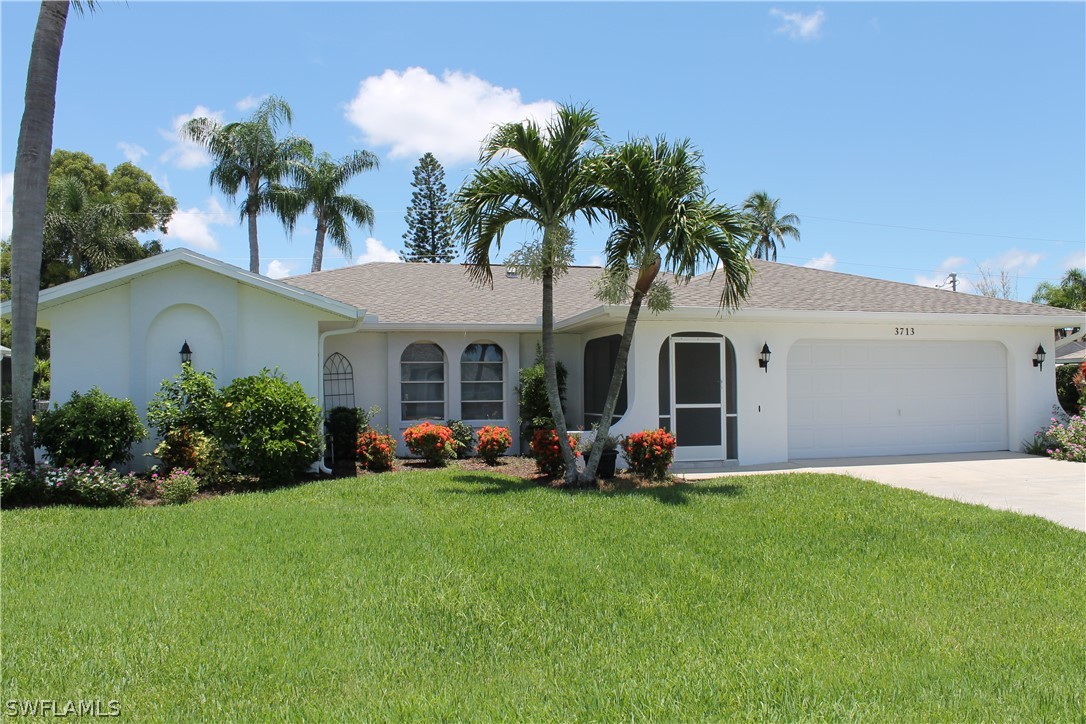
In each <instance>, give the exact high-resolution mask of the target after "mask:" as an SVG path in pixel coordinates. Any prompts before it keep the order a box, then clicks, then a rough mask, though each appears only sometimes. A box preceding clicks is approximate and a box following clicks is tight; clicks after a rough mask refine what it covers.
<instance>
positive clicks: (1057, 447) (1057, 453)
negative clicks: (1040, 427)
mask: <svg viewBox="0 0 1086 724" xmlns="http://www.w3.org/2000/svg"><path fill="white" fill-rule="evenodd" d="M1043 434H1044V436H1045V439H1046V440H1047V442H1048V449H1047V450H1046V452H1047V453H1048V455H1049V457H1051V458H1052V459H1053V460H1069V461H1070V462H1073V463H1086V417H1083V416H1082V415H1071V416H1068V415H1066V414H1064V412H1063V410H1060V409H1059V408H1053V417H1052V425H1051V426H1050V427H1049V428H1048V429H1047V430H1045V431H1044V433H1043Z"/></svg>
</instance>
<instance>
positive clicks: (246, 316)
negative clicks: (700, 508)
mask: <svg viewBox="0 0 1086 724" xmlns="http://www.w3.org/2000/svg"><path fill="white" fill-rule="evenodd" d="M753 264H754V268H755V276H754V281H753V285H752V288H751V293H750V295H749V297H748V299H747V300H746V302H745V303H744V304H743V306H742V308H741V309H739V310H737V311H734V312H731V313H728V312H722V311H720V310H719V309H718V308H717V299H718V298H719V288H718V284H719V283H720V280H719V279H713V278H711V277H710V275H704V276H700V277H697V278H695V279H694V280H693V281H691V282H690V283H689V284H687V285H679V286H677V287H676V288H675V290H674V308H673V309H672V310H671V311H669V312H667V313H663V314H660V315H653V314H651V313H648V312H647V311H644V312H642V315H641V321H639V323H638V326H637V332H636V335H635V338H634V342H633V347H632V350H631V355H630V361H629V368H628V371H627V384H626V388H625V394H624V395H623V399H622V400H620V405H619V409H618V411H617V412H618V415H617V417H616V422H615V425H614V428H615V430H616V431H617V432H619V433H629V432H633V431H636V430H641V429H645V428H650V427H652V428H655V427H657V426H661V425H662V426H666V427H668V428H670V429H671V430H673V431H674V432H675V434H676V437H677V439H678V445H679V447H678V449H677V455H676V459H677V461H679V462H682V463H686V464H696V463H702V464H704V465H707V466H723V465H730V464H744V465H748V464H761V463H773V462H782V461H787V460H789V459H795V458H818V457H835V456H866V455H887V454H914V453H936V452H971V451H991V450H1016V449H1020V448H1021V444H1022V441H1023V440H1027V439H1032V437H1033V433H1034V431H1035V430H1037V429H1038V428H1040V427H1042V426H1043V425H1044V424H1045V422H1046V421H1047V420H1048V416H1049V412H1050V410H1051V407H1052V406H1053V405H1054V404H1056V394H1055V380H1054V368H1055V365H1054V364H1053V362H1054V360H1055V358H1056V356H1057V355H1056V352H1057V350H1056V349H1055V346H1054V345H1055V343H1054V337H1055V336H1054V330H1055V329H1058V328H1067V327H1086V319H1084V315H1083V314H1082V313H1081V312H1074V311H1069V310H1060V309H1054V308H1051V307H1045V306H1039V305H1034V304H1026V303H1021V302H1013V301H1006V300H999V299H988V298H984V297H978V296H973V295H968V294H963V293H955V292H951V291H948V290H941V289H931V288H926V287H919V286H913V285H909V284H902V283H897V282H890V281H884V280H878V279H869V278H864V277H859V276H853V275H848V274H841V273H836V272H828V271H820V270H815V269H807V268H802V267H794V266H789V265H785V264H776V263H771V262H765V261H758V260H755V261H754V262H753ZM599 274H600V270H599V269H598V268H595V267H576V268H573V269H571V270H570V271H569V273H568V274H567V275H566V276H564V277H562V278H561V279H560V280H559V282H558V283H557V284H556V290H555V296H556V305H555V306H556V324H555V326H556V346H557V351H558V355H559V358H560V359H561V360H562V361H563V362H564V364H565V366H566V368H567V369H568V371H569V382H568V392H567V416H568V423H569V424H570V426H571V428H573V429H577V428H582V427H583V428H587V427H589V426H590V425H591V423H592V422H593V421H594V420H595V419H598V417H599V413H600V411H601V409H602V404H603V396H604V394H605V389H606V384H607V382H608V380H609V377H610V370H611V367H612V365H613V359H614V354H615V352H616V348H617V340H618V335H619V334H620V332H621V327H622V322H623V321H624V319H625V314H626V309H625V307H622V306H619V307H611V306H607V305H603V304H601V303H600V302H598V301H597V300H596V299H595V298H594V296H593V293H592V281H593V280H594V279H595V278H597V277H598V276H599ZM540 296H541V293H540V287H539V285H538V284H536V283H534V282H531V281H529V280H526V279H520V278H516V277H515V276H513V275H510V274H507V272H506V269H505V268H504V267H501V266H496V267H494V285H493V288H487V287H482V288H481V287H479V286H477V285H475V284H473V283H472V282H471V281H470V280H469V279H468V278H467V276H466V274H465V273H464V268H463V267H461V266H459V265H430V264H400V263H375V264H366V265H362V266H351V267H346V268H342V269H336V270H331V271H325V272H319V273H315V274H306V275H302V276H296V277H292V278H287V279H282V280H272V279H269V278H266V277H263V276H259V275H255V274H251V273H249V272H246V271H243V270H241V269H239V268H237V267H234V266H231V265H228V264H225V263H223V262H220V261H217V260H214V259H210V258H208V257H205V256H202V255H200V254H197V253H195V252H192V251H189V250H186V249H177V250H173V251H169V252H166V253H164V254H161V255H159V256H156V257H152V258H149V259H144V260H142V261H138V262H135V263H132V264H128V265H126V266H123V267H120V268H117V269H113V270H110V271H107V272H103V273H101V274H95V275H93V276H90V277H86V278H84V279H79V280H77V281H73V282H69V283H67V284H63V285H60V286H57V287H54V288H52V289H48V290H46V291H44V292H42V294H41V299H40V306H39V313H38V314H39V323H40V325H41V326H43V327H46V328H48V329H50V330H51V332H52V396H53V399H54V401H64V400H66V399H67V398H68V397H69V395H70V394H71V393H72V392H73V391H76V390H79V391H84V390H87V389H89V388H90V387H91V386H93V385H98V386H99V387H101V388H102V389H103V390H104V391H105V392H107V393H109V394H111V395H115V396H120V397H128V398H130V399H132V400H133V401H134V402H135V403H136V405H137V406H138V407H140V408H141V409H145V406H146V403H147V401H148V400H149V399H150V398H151V397H152V396H153V395H154V393H155V392H156V391H157V390H158V388H159V384H160V382H161V381H162V380H163V379H165V378H168V377H171V376H173V375H175V374H177V373H178V371H179V369H180V356H179V351H180V349H181V347H182V345H183V344H184V343H186V342H187V344H188V346H189V349H190V350H191V352H192V362H193V364H194V365H195V366H196V367H197V368H198V369H203V370H214V371H215V373H216V375H217V376H218V379H219V380H220V382H225V381H229V380H230V379H232V378H234V377H237V376H240V375H246V374H253V373H256V372H258V371H259V370H260V369H261V368H263V367H278V368H279V369H280V370H282V371H283V373H284V374H285V375H286V376H287V378H288V379H291V380H298V381H300V382H301V384H302V385H303V386H304V387H305V389H306V390H307V391H308V392H309V393H310V394H311V395H312V396H313V397H315V398H317V399H318V400H319V401H320V402H321V404H322V405H323V406H324V407H325V409H330V408H331V407H334V406H336V405H348V406H356V407H363V408H368V407H370V406H372V405H379V406H380V407H381V410H382V412H381V415H380V416H379V417H378V418H377V420H376V422H377V424H379V425H381V426H384V425H388V426H389V427H390V428H391V430H392V432H393V434H394V435H397V437H401V436H400V433H401V432H402V430H403V429H405V428H406V427H408V426H409V425H411V424H414V423H415V422H416V421H418V420H420V419H423V418H441V419H444V418H460V419H464V420H466V421H468V422H469V423H470V424H472V425H475V426H476V427H479V426H482V425H484V424H501V425H506V426H509V427H511V428H514V429H515V428H516V426H517V418H518V414H519V411H518V402H517V393H516V386H517V383H518V370H519V369H520V368H521V367H522V366H528V365H531V364H532V363H533V362H534V359H535V350H536V345H537V344H538V342H539V340H540V332H539V330H540V311H539V310H540ZM4 312H5V313H10V312H9V305H5V306H4ZM1038 348H1041V349H1043V350H1044V351H1045V353H1046V355H1047V361H1046V362H1044V363H1042V364H1037V361H1038ZM763 352H768V353H769V354H768V362H766V363H765V364H763V362H765V355H763ZM150 444H151V443H147V446H149V445H150ZM136 452H137V455H136V457H135V460H136V461H140V460H143V459H145V458H141V456H140V455H139V453H140V452H143V451H142V450H140V451H136ZM401 452H403V451H402V450H401Z"/></svg>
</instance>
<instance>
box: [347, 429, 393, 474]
mask: <svg viewBox="0 0 1086 724" xmlns="http://www.w3.org/2000/svg"><path fill="white" fill-rule="evenodd" d="M355 450H356V452H357V453H358V457H357V460H358V464H359V465H361V466H362V467H363V468H365V469H366V470H372V471H373V472H375V473H380V472H384V471H385V470H391V469H392V461H393V460H394V459H395V458H396V438H394V437H392V436H391V435H382V434H381V433H379V432H377V431H376V430H374V429H372V428H369V429H366V430H364V431H363V432H362V433H361V434H360V435H359V436H358V445H357V447H356V448H355Z"/></svg>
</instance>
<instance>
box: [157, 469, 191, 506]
mask: <svg viewBox="0 0 1086 724" xmlns="http://www.w3.org/2000/svg"><path fill="white" fill-rule="evenodd" d="M199 490H200V479H199V478H197V477H196V475H195V474H194V473H193V472H192V471H191V470H185V469H183V468H174V469H173V470H172V471H170V474H169V475H168V476H167V477H165V478H163V479H162V480H161V482H160V483H159V497H160V498H161V499H162V502H163V503H167V504H169V505H180V504H181V503H187V502H189V501H190V500H192V499H193V498H195V497H196V493H197V492H199Z"/></svg>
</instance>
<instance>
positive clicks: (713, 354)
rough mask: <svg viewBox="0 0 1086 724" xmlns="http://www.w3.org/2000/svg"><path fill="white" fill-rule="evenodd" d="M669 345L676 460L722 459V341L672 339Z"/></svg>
mask: <svg viewBox="0 0 1086 724" xmlns="http://www.w3.org/2000/svg"><path fill="white" fill-rule="evenodd" d="M668 344H669V346H670V349H669V352H670V354H669V358H670V362H671V364H670V365H669V366H670V367H671V374H670V375H669V384H670V386H671V389H670V395H669V397H670V399H671V409H670V412H671V419H670V423H671V431H672V432H673V433H674V434H675V441H676V444H677V445H676V448H675V460H676V461H679V462H685V461H694V460H723V459H725V453H724V433H725V430H726V428H727V420H726V414H725V410H726V409H727V405H726V400H725V388H726V386H725V369H726V367H725V365H726V363H725V355H724V339H723V338H722V337H682V336H673V337H671V338H669V340H668Z"/></svg>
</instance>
